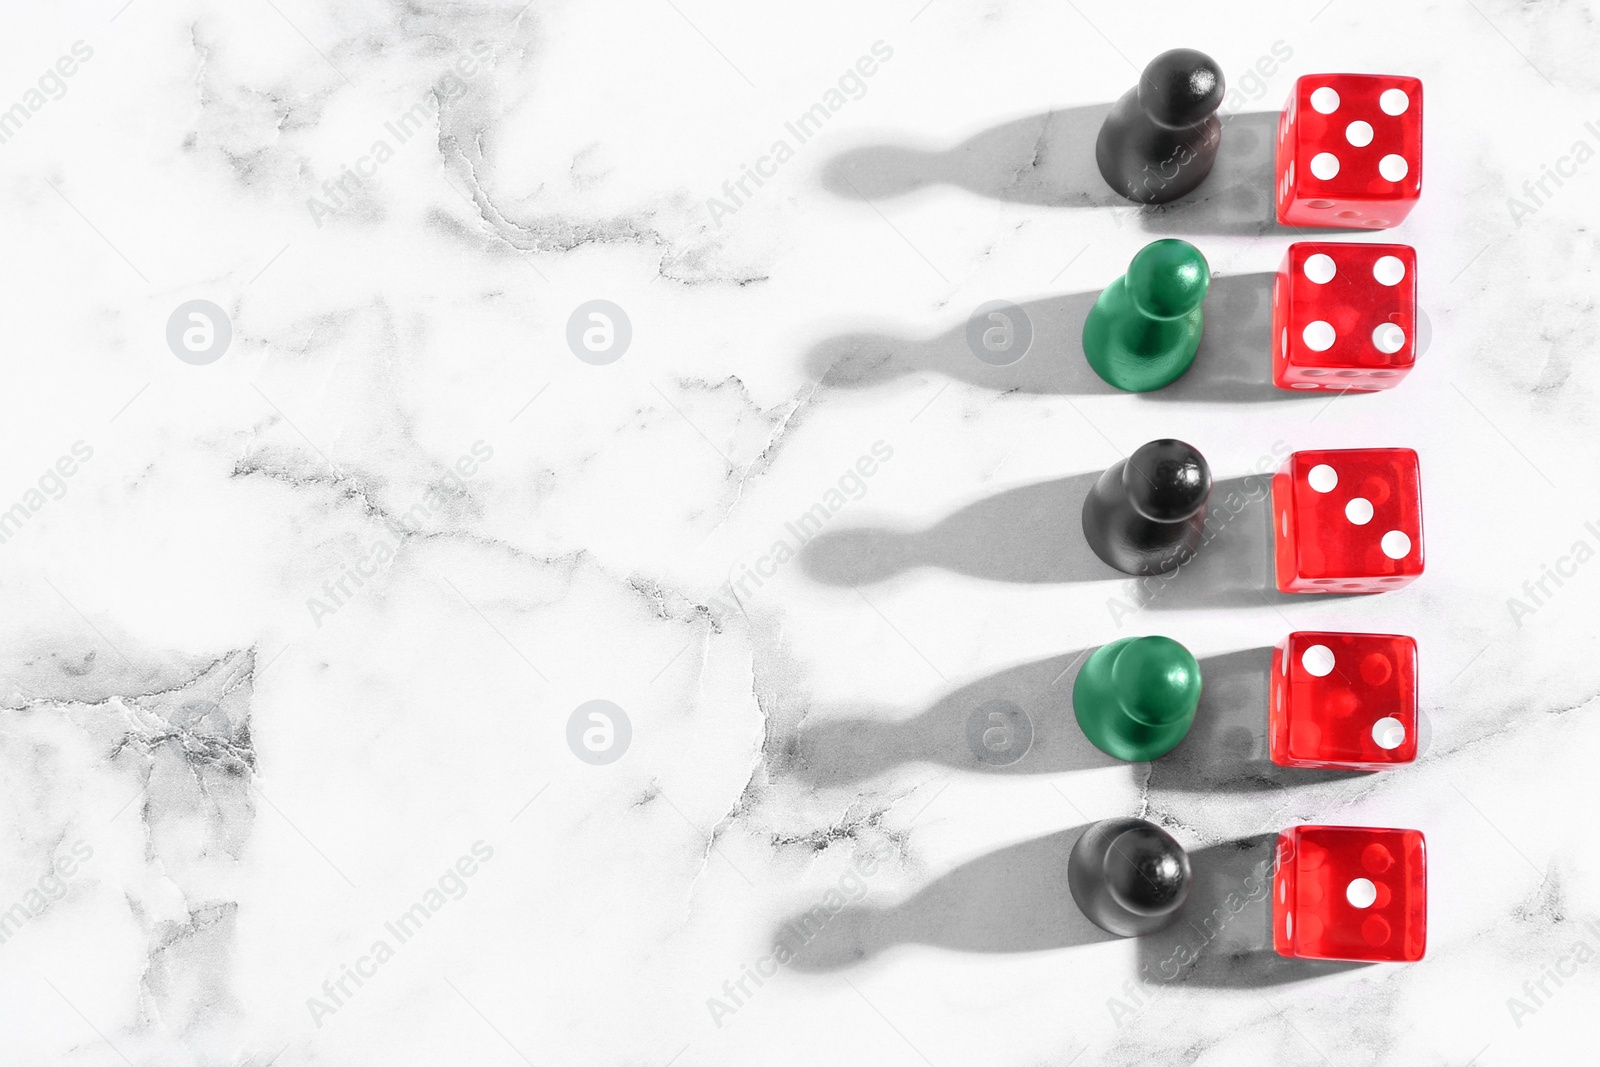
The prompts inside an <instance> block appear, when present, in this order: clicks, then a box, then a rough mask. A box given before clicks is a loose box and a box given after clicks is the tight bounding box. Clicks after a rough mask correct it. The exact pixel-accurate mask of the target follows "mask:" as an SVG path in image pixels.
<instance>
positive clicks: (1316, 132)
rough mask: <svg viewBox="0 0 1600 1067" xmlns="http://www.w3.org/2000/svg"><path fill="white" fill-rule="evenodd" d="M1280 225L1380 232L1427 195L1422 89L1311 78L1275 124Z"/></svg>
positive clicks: (1407, 82) (1369, 77)
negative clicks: (1276, 131) (1425, 189)
mask: <svg viewBox="0 0 1600 1067" xmlns="http://www.w3.org/2000/svg"><path fill="white" fill-rule="evenodd" d="M1277 181H1278V185H1277V201H1278V221H1279V222H1282V223H1283V224H1285V225H1287V226H1342V227H1351V228H1358V229H1373V230H1377V229H1382V228H1383V227H1385V226H1393V225H1395V224H1396V223H1398V222H1399V221H1400V220H1401V219H1403V218H1405V217H1406V215H1408V214H1409V213H1410V212H1411V208H1412V206H1413V205H1415V204H1416V202H1417V197H1418V196H1419V195H1420V194H1421V193H1422V83H1421V82H1420V81H1418V80H1417V79H1416V78H1401V77H1393V76H1390V75H1375V74H1311V75H1307V76H1306V77H1304V78H1301V79H1300V80H1299V81H1297V82H1295V83H1294V94H1293V95H1292V96H1290V97H1289V103H1288V105H1287V106H1286V107H1284V109H1283V114H1282V115H1281V116H1279V118H1278V162H1277Z"/></svg>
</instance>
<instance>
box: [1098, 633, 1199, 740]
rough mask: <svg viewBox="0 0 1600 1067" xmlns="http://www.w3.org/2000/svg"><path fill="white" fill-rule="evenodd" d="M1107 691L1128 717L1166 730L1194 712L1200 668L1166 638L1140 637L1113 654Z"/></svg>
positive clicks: (1185, 651)
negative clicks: (1112, 693)
mask: <svg viewBox="0 0 1600 1067" xmlns="http://www.w3.org/2000/svg"><path fill="white" fill-rule="evenodd" d="M1111 687H1112V689H1113V690H1114V691H1115V692H1116V695H1117V701H1118V703H1120V704H1121V705H1122V708H1123V710H1124V711H1126V712H1127V713H1128V715H1129V716H1130V717H1132V718H1133V719H1136V720H1137V721H1139V722H1141V723H1144V724H1145V725H1146V726H1166V725H1167V724H1169V723H1175V722H1178V721H1180V720H1182V719H1184V718H1185V717H1186V716H1188V715H1189V714H1191V713H1192V712H1193V711H1194V708H1195V705H1196V704H1198V703H1199V700H1200V664H1199V662H1198V661H1197V660H1196V659H1195V658H1194V653H1192V652H1190V651H1189V650H1188V649H1187V648H1184V647H1183V646H1182V645H1180V644H1179V643H1178V642H1176V641H1174V640H1173V639H1172V638H1170V637H1140V638H1136V639H1135V640H1132V641H1129V642H1128V643H1127V644H1126V645H1124V646H1123V647H1122V648H1121V649H1120V650H1119V651H1118V653H1117V661H1116V663H1114V664H1113V665H1112V667H1111Z"/></svg>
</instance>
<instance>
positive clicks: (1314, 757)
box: [1267, 632, 1417, 771]
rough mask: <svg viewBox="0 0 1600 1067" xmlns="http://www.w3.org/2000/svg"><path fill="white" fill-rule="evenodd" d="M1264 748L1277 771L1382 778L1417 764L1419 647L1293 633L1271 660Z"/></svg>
mask: <svg viewBox="0 0 1600 1067" xmlns="http://www.w3.org/2000/svg"><path fill="white" fill-rule="evenodd" d="M1271 709H1272V710H1271V714H1270V715H1269V717H1268V720H1267V745H1268V748H1269V749H1270V750H1271V752H1272V762H1273V763H1276V764H1278V765H1279V766H1281V767H1321V768H1325V769H1328V770H1356V771H1379V770H1382V769H1383V768H1385V767H1392V766H1394V765H1395V764H1396V763H1410V762H1411V761H1412V760H1414V759H1416V758H1417V643H1416V642H1415V641H1413V640H1412V639H1411V638H1409V637H1400V636H1398V635H1395V634H1345V633H1311V632H1297V633H1292V634H1290V635H1289V636H1288V637H1286V638H1284V641H1283V644H1281V645H1279V646H1278V647H1277V649H1276V650H1275V651H1274V652H1273V654H1272V703H1271Z"/></svg>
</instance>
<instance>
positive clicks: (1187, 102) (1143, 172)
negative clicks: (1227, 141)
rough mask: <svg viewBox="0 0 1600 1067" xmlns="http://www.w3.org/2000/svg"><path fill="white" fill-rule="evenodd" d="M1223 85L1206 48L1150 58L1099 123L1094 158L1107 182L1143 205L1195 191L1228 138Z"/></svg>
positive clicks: (1215, 65) (1175, 50) (1182, 49)
mask: <svg viewBox="0 0 1600 1067" xmlns="http://www.w3.org/2000/svg"><path fill="white" fill-rule="evenodd" d="M1223 88H1224V87H1223V82H1222V69H1221V68H1220V67H1218V66H1217V64H1216V61H1215V60H1213V59H1212V58H1211V57H1210V56H1208V55H1206V54H1205V53H1204V52H1196V51H1195V50H1194V49H1192V48H1174V49H1173V50H1172V51H1170V52H1162V53H1161V54H1160V55H1159V56H1156V58H1154V59H1152V60H1151V61H1150V65H1149V66H1147V67H1145V68H1144V73H1143V74H1141V75H1140V76H1139V84H1138V85H1136V86H1134V87H1133V88H1132V89H1129V90H1128V91H1127V92H1126V93H1124V94H1123V96H1122V99H1121V100H1118V101H1117V102H1116V103H1115V104H1113V105H1112V106H1111V113H1110V114H1108V115H1107V116H1106V121H1105V124H1104V125H1103V126H1101V127H1100V137H1099V139H1098V140H1096V141H1095V145H1094V158H1095V162H1097V163H1099V164H1100V173H1101V175H1102V176H1104V178H1105V180H1106V184H1108V185H1110V186H1111V188H1112V189H1115V190H1116V191H1117V193H1119V194H1120V195H1122V196H1125V197H1127V198H1128V199H1129V200H1132V201H1135V202H1136V203H1140V204H1165V203H1168V202H1169V201H1173V200H1176V199H1178V197H1180V196H1183V195H1185V194H1186V193H1191V192H1193V191H1194V190H1195V188H1196V187H1198V186H1199V184H1200V183H1201V182H1203V181H1205V178H1206V175H1207V174H1210V173H1211V164H1212V163H1213V162H1215V161H1216V158H1217V145H1218V144H1219V143H1221V141H1222V122H1221V121H1220V120H1219V119H1218V118H1217V108H1218V107H1219V106H1220V105H1221V104H1222V94H1223Z"/></svg>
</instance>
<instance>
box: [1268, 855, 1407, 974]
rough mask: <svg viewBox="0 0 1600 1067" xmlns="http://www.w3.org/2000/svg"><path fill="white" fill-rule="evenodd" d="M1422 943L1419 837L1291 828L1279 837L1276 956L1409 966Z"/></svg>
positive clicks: (1275, 890) (1274, 906)
mask: <svg viewBox="0 0 1600 1067" xmlns="http://www.w3.org/2000/svg"><path fill="white" fill-rule="evenodd" d="M1427 942H1428V861H1427V854H1426V849H1425V843H1424V841H1423V837H1422V833H1421V831H1419V830H1380V829H1377V828H1375V827H1371V826H1296V827H1293V828H1291V829H1288V830H1285V831H1284V832H1283V833H1281V834H1279V835H1278V863H1277V873H1276V874H1275V875H1274V876H1273V880H1272V947H1273V948H1275V949H1277V950H1278V952H1279V953H1280V954H1282V955H1284V956H1298V957H1300V958H1302V959H1317V960H1388V961H1391V962H1406V963H1409V962H1412V961H1414V960H1420V959H1421V958H1422V953H1423V950H1424V949H1425V948H1426V947H1427Z"/></svg>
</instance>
